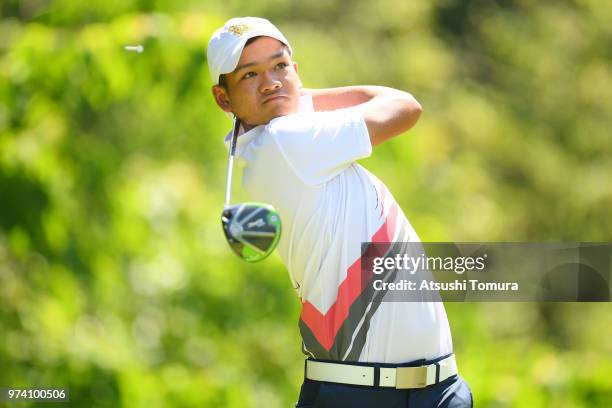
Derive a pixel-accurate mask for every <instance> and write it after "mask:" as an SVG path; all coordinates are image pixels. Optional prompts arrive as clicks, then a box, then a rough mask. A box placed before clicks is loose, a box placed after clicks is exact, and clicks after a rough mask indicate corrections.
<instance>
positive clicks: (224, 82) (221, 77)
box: [219, 35, 289, 91]
mask: <svg viewBox="0 0 612 408" xmlns="http://www.w3.org/2000/svg"><path fill="white" fill-rule="evenodd" d="M261 37H262V36H261V35H258V36H257V37H253V38H249V39H248V40H247V42H246V43H245V44H244V46H245V47H246V46H247V45H249V44H250V43H252V42H253V41H255V40H256V39H258V38H261ZM281 44H283V48H284V49H286V50H287V52H288V53H289V47H287V44H284V43H281ZM225 75H226V74H221V75H219V86H220V87H221V88H224V89H225V90H226V91H227V78H226V77H225Z"/></svg>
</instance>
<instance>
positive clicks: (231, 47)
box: [206, 17, 292, 85]
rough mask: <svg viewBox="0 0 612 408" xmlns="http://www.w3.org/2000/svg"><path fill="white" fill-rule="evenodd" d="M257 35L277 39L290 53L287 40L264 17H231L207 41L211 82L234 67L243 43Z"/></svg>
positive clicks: (215, 81) (214, 82)
mask: <svg viewBox="0 0 612 408" xmlns="http://www.w3.org/2000/svg"><path fill="white" fill-rule="evenodd" d="M259 36H265V37H272V38H275V39H277V40H278V41H280V42H282V43H283V44H285V45H286V46H287V47H288V48H289V54H290V55H291V54H292V50H291V45H289V41H287V39H286V38H285V36H284V35H283V33H281V32H280V30H279V29H278V28H276V26H275V25H274V24H272V23H271V22H269V21H268V20H266V19H265V18H259V17H236V18H232V19H231V20H228V21H227V23H225V25H224V26H223V27H221V28H220V29H218V30H217V31H215V33H214V34H213V35H212V37H211V38H210V41H209V42H208V51H207V53H206V57H207V59H208V69H209V71H210V76H211V78H212V81H213V84H215V85H216V84H218V83H219V75H221V74H228V73H230V72H232V71H233V70H234V69H236V65H238V60H239V59H240V55H241V54H242V49H243V48H244V44H246V42H247V41H248V40H249V39H251V38H253V37H259Z"/></svg>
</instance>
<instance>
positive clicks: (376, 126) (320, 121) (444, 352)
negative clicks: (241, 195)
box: [207, 17, 472, 408]
mask: <svg viewBox="0 0 612 408" xmlns="http://www.w3.org/2000/svg"><path fill="white" fill-rule="evenodd" d="M207 57H208V64H209V69H210V72H211V75H212V80H213V83H214V84H215V85H214V86H213V88H212V92H213V95H214V98H215V101H216V102H217V104H218V105H219V107H220V108H221V109H223V110H224V111H225V112H231V113H232V114H234V115H235V117H236V118H237V119H238V120H239V123H240V124H241V128H240V131H241V133H240V136H239V137H238V141H237V148H236V155H237V157H240V158H241V159H243V160H244V161H245V163H246V166H245V170H244V177H243V185H244V187H245V189H246V190H247V191H248V192H249V193H250V195H251V196H252V198H253V199H254V200H257V201H263V202H266V203H270V204H272V205H273V206H274V207H275V208H276V210H277V211H278V212H279V214H280V216H281V219H282V222H283V229H284V230H283V235H282V237H281V240H280V242H279V247H278V249H279V253H280V255H281V257H282V259H283V261H284V263H285V265H286V266H287V268H288V270H289V275H290V277H291V280H292V283H293V286H294V289H295V290H296V291H297V293H298V296H299V297H300V299H301V301H302V306H303V307H302V313H301V317H300V322H299V326H300V331H301V334H302V345H303V351H304V353H305V354H306V355H307V356H309V358H308V360H307V361H306V367H305V377H306V378H305V380H304V384H303V385H302V390H301V393H300V397H299V401H298V403H297V406H298V407H306V406H308V407H310V406H314V407H335V408H338V407H345V406H346V407H352V408H355V407H372V406H378V407H381V408H382V407H392V406H393V407H395V406H398V407H399V406H402V407H404V406H411V407H442V406H444V407H469V406H471V405H472V396H471V392H470V390H469V387H468V386H467V384H466V383H465V382H464V381H463V379H461V377H459V376H458V375H457V368H456V363H455V359H454V356H453V354H452V341H451V335H450V329H449V326H448V321H447V317H446V313H445V310H444V306H443V304H442V303H439V302H376V303H372V302H371V301H368V299H364V294H363V292H361V293H360V292H359V290H355V288H360V285H359V283H360V282H359V279H360V276H361V275H360V270H359V269H360V260H361V256H362V254H361V244H362V242H394V241H404V242H418V241H419V238H418V236H417V234H416V232H415V231H414V229H413V228H412V226H411V225H410V223H409V222H408V220H407V219H406V217H405V216H404V214H403V212H402V210H401V209H400V208H399V206H398V204H397V202H396V201H395V199H394V198H393V196H392V195H391V193H390V192H389V191H388V190H387V188H386V186H385V185H384V184H383V183H382V182H381V181H380V180H378V179H377V178H376V177H375V176H374V175H373V174H371V173H370V172H368V171H367V170H366V169H364V168H363V167H361V166H359V165H358V164H356V160H358V159H361V158H365V157H368V156H369V155H370V154H371V153H372V146H376V145H378V144H380V143H382V142H384V141H386V140H388V139H390V138H392V137H394V136H397V135H399V134H401V133H403V132H405V131H407V130H408V129H410V128H412V127H413V126H414V125H415V123H416V122H417V120H418V118H419V116H420V114H421V106H420V105H419V103H418V102H417V101H416V100H415V99H414V98H413V97H412V95H410V94H409V93H406V92H402V91H398V90H395V89H391V88H386V87H378V86H354V87H344V88H335V89H322V90H306V89H303V88H302V87H301V82H300V78H299V76H298V72H297V64H296V63H295V62H293V60H292V49H291V46H290V44H289V42H288V41H287V39H286V38H285V37H284V36H283V34H282V33H281V32H280V31H279V30H278V29H277V28H276V27H275V26H274V25H272V24H271V23H270V22H269V21H267V20H265V19H260V18H254V17H245V18H234V19H231V20H229V21H228V22H227V23H226V24H225V25H224V26H223V27H222V28H220V29H219V30H217V31H216V32H215V33H214V34H213V36H212V38H211V40H210V43H209V45H208V53H207ZM229 136H230V135H228V138H226V141H227V140H229ZM364 292H365V291H364Z"/></svg>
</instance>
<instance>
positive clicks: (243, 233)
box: [221, 202, 281, 262]
mask: <svg viewBox="0 0 612 408" xmlns="http://www.w3.org/2000/svg"><path fill="white" fill-rule="evenodd" d="M221 224H222V226H223V232H224V233H225V237H226V239H227V242H228V243H229V245H230V248H232V250H233V251H234V252H235V253H236V254H237V255H238V256H239V257H240V258H242V259H244V260H245V261H247V262H258V261H261V260H263V259H265V258H266V257H268V255H270V254H271V253H272V251H274V248H276V245H277V244H278V241H279V239H280V236H281V221H280V216H279V215H278V213H277V212H276V210H275V209H274V207H272V206H271V205H269V204H263V203H252V202H251V203H242V204H236V205H233V206H231V207H228V208H226V209H224V210H223V213H222V215H221Z"/></svg>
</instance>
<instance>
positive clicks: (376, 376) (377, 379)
mask: <svg viewBox="0 0 612 408" xmlns="http://www.w3.org/2000/svg"><path fill="white" fill-rule="evenodd" d="M379 385H380V366H379V365H378V364H376V365H375V366H374V386H375V387H378V386H379Z"/></svg>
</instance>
